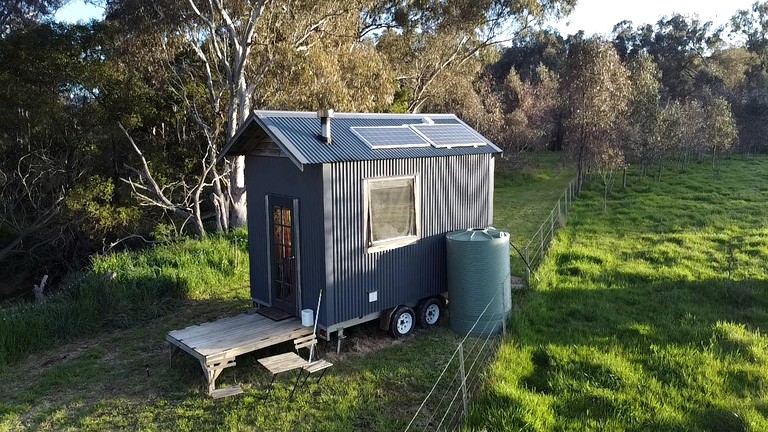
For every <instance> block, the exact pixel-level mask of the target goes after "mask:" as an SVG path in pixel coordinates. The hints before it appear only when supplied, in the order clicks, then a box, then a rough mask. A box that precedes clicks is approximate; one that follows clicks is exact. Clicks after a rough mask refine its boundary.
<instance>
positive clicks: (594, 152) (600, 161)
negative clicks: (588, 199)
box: [561, 39, 630, 193]
mask: <svg viewBox="0 0 768 432" xmlns="http://www.w3.org/2000/svg"><path fill="white" fill-rule="evenodd" d="M561 82H562V84H563V94H564V99H565V106H566V120H565V131H566V140H565V142H566V150H567V151H568V152H569V154H570V155H571V157H572V158H573V159H574V160H575V161H576V164H577V186H576V190H577V193H580V192H581V186H582V184H583V182H584V176H585V174H586V170H587V167H588V166H595V167H596V168H597V169H598V170H609V171H612V170H615V169H616V168H617V167H618V166H620V165H621V164H622V163H623V153H622V152H621V150H620V141H621V137H622V134H623V128H624V125H625V121H626V115H627V109H628V106H629V97H630V83H629V72H628V71H627V69H626V68H625V67H624V65H623V64H622V62H621V60H620V59H619V56H618V54H617V53H616V50H615V49H614V48H613V47H612V46H611V45H609V44H606V43H604V42H602V41H600V40H598V39H586V40H580V41H576V42H574V43H573V44H572V46H571V48H570V51H569V53H568V62H567V66H566V71H565V74H564V78H563V80H562V81H561Z"/></svg>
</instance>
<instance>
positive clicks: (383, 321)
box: [379, 307, 397, 331]
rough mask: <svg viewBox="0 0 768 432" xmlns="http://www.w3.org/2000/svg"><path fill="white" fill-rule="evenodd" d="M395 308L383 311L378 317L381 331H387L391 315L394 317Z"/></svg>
mask: <svg viewBox="0 0 768 432" xmlns="http://www.w3.org/2000/svg"><path fill="white" fill-rule="evenodd" d="M395 310H397V307H393V308H389V309H384V310H383V311H381V315H379V328H380V329H381V330H383V331H389V325H390V324H391V323H392V315H394V313H395Z"/></svg>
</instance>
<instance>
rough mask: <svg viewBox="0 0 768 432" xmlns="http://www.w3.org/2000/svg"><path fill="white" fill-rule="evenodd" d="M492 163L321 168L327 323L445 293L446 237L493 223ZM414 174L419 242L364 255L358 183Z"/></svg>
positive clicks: (456, 159)
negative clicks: (418, 196)
mask: <svg viewBox="0 0 768 432" xmlns="http://www.w3.org/2000/svg"><path fill="white" fill-rule="evenodd" d="M491 159H492V155H490V154H480V155H462V156H451V157H433V158H418V159H390V160H375V161H359V162H343V163H333V164H328V165H327V166H326V167H325V168H324V170H323V171H324V180H325V181H326V182H329V183H330V187H326V194H328V193H330V197H326V206H327V205H328V204H330V205H331V209H330V212H331V213H332V214H331V215H330V216H332V217H330V218H329V217H328V216H329V214H328V210H329V209H326V222H325V224H326V227H325V229H326V232H328V233H329V234H331V238H330V239H329V240H330V244H332V251H333V253H332V258H331V259H332V261H327V263H328V264H331V268H332V271H329V272H328V275H327V278H328V279H329V280H328V281H327V285H326V286H327V287H328V289H327V296H328V298H327V300H328V305H327V307H328V308H329V310H328V312H329V315H330V316H331V317H332V320H331V321H332V322H333V323H338V322H342V321H346V320H349V319H352V318H357V317H362V316H365V315H367V314H370V313H374V312H378V311H381V310H384V309H386V308H389V307H394V306H397V305H399V304H403V303H405V301H406V299H408V300H410V301H412V302H413V301H416V300H418V299H420V298H423V297H426V296H429V295H433V294H437V293H440V292H444V291H446V289H447V284H446V276H445V274H446V271H445V238H444V237H445V233H446V232H449V231H453V230H457V229H467V228H475V227H485V226H488V225H489V224H490V223H491V222H492V219H491V218H492V216H493V215H492V205H491V203H490V199H491V192H492V191H491V188H492V187H493V179H492V175H493V173H492V170H491V169H490V164H491V163H492V162H491ZM413 174H418V175H420V178H421V239H420V240H419V241H418V243H416V244H413V245H409V246H404V247H400V248H396V249H392V250H388V251H383V252H377V253H370V254H369V253H366V251H365V248H366V244H365V237H364V236H365V229H364V227H363V223H364V219H363V208H364V203H363V200H364V196H363V194H364V189H363V179H366V178H376V177H391V176H407V175H413ZM249 193H250V192H249ZM304 244H307V243H306V242H305V243H304ZM302 249H303V250H306V248H302ZM327 249H328V250H330V247H328V248H327ZM318 250H320V248H318ZM326 258H328V257H326ZM328 264H326V266H328ZM329 270H330V269H329ZM372 291H378V293H377V295H378V301H375V302H369V301H368V300H369V299H368V294H367V293H369V292H372ZM323 321H325V320H323Z"/></svg>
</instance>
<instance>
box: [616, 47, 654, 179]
mask: <svg viewBox="0 0 768 432" xmlns="http://www.w3.org/2000/svg"><path fill="white" fill-rule="evenodd" d="M629 71H630V100H629V129H628V132H629V133H628V136H627V139H626V149H627V157H628V158H630V160H632V161H633V162H637V163H638V164H639V165H640V178H643V177H644V176H645V172H646V170H647V168H648V165H649V164H651V163H652V162H653V158H654V155H655V153H656V149H655V148H654V147H655V146H658V145H659V141H658V139H657V136H658V134H657V129H658V123H659V115H660V112H661V107H660V106H659V103H660V87H661V85H660V83H659V78H660V75H661V72H660V71H659V68H658V66H656V63H655V62H654V61H653V59H652V58H651V57H650V56H649V55H647V54H645V53H640V54H638V55H637V56H636V57H635V58H634V59H633V60H632V61H631V62H630V64H629ZM625 174H626V171H625ZM624 185H625V186H626V184H625V183H624Z"/></svg>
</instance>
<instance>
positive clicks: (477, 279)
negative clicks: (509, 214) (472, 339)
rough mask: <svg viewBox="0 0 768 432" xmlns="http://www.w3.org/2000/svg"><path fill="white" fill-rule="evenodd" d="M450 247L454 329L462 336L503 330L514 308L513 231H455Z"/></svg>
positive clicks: (451, 317)
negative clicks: (511, 261) (512, 287)
mask: <svg viewBox="0 0 768 432" xmlns="http://www.w3.org/2000/svg"><path fill="white" fill-rule="evenodd" d="M446 248H447V251H446V252H447V261H448V262H447V264H448V266H447V267H448V299H449V311H450V321H451V329H452V330H453V331H455V332H456V333H458V334H460V335H462V336H464V335H467V334H470V333H471V335H472V336H487V335H489V334H498V333H500V332H501V330H502V328H503V327H502V326H503V323H504V321H505V320H507V318H509V313H510V311H511V310H512V290H511V287H510V268H509V233H507V232H504V231H499V230H497V229H495V228H481V229H469V230H463V231H453V232H450V233H448V234H447V235H446ZM486 308H487V309H486ZM476 323H477V324H476Z"/></svg>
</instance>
